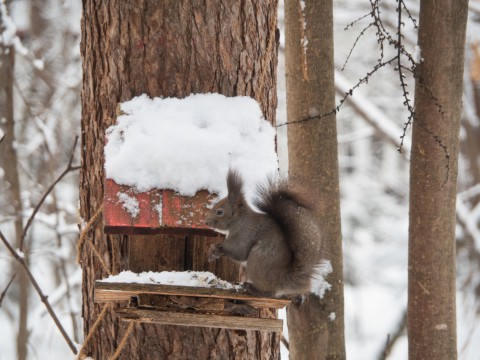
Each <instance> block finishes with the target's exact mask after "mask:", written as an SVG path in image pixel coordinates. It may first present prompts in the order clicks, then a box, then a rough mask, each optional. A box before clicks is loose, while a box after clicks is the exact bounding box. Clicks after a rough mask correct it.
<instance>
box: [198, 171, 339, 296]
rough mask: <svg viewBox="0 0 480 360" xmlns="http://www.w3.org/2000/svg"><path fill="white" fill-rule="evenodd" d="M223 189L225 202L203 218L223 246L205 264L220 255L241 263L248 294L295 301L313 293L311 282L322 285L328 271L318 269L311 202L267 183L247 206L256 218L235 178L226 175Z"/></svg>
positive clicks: (316, 229)
mask: <svg viewBox="0 0 480 360" xmlns="http://www.w3.org/2000/svg"><path fill="white" fill-rule="evenodd" d="M227 188H228V195H227V197H225V198H224V199H222V200H220V201H219V202H218V203H217V204H216V205H215V206H214V207H213V208H212V209H211V210H210V211H209V213H208V215H207V217H206V224H207V225H208V226H210V227H212V228H213V229H215V230H217V231H219V232H221V233H225V234H226V237H225V241H224V242H223V243H221V244H215V245H212V246H211V248H210V251H209V259H210V260H214V259H218V258H219V257H220V256H222V255H225V256H227V257H229V258H231V259H233V260H235V261H237V262H246V276H247V280H248V281H250V282H247V283H246V284H245V285H246V288H247V289H248V290H249V291H250V292H252V293H254V294H258V295H265V296H297V295H303V294H306V293H308V292H310V291H312V292H315V289H314V288H313V287H314V286H316V285H317V284H315V280H320V281H321V280H323V279H318V277H321V276H322V275H324V274H325V273H328V272H329V269H325V267H324V266H323V264H325V263H323V264H322V251H321V241H322V239H321V231H320V227H319V225H318V223H317V221H316V219H315V216H314V214H313V213H314V203H313V201H311V200H310V199H308V198H307V196H305V195H304V194H303V193H302V191H301V190H300V188H299V187H297V188H296V187H294V185H293V184H291V183H289V182H287V181H280V182H274V181H273V180H269V182H268V184H267V185H266V186H263V187H259V188H258V197H257V198H256V199H255V200H254V202H253V205H254V206H255V207H257V208H258V209H259V210H260V211H262V212H261V213H260V212H256V211H254V210H253V209H252V208H251V207H250V206H249V205H248V203H247V201H246V200H245V195H244V193H243V180H242V178H241V176H240V175H239V174H238V172H236V171H233V170H230V171H229V173H228V176H227ZM327 265H328V266H329V263H328V264H327ZM322 266H323V270H322ZM319 269H320V270H319ZM325 270H326V271H325ZM330 271H331V269H330ZM322 272H323V274H322ZM327 286H328V284H327Z"/></svg>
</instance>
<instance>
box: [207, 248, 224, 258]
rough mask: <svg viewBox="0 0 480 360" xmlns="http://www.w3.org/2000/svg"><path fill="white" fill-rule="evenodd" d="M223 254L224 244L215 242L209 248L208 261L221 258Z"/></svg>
mask: <svg viewBox="0 0 480 360" xmlns="http://www.w3.org/2000/svg"><path fill="white" fill-rule="evenodd" d="M222 255H223V250H222V245H221V244H213V245H211V246H210V249H208V261H214V260H217V259H219V258H220V257H221V256H222Z"/></svg>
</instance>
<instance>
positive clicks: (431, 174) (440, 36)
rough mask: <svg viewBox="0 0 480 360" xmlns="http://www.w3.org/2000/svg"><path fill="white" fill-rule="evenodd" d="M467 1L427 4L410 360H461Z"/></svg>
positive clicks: (416, 132)
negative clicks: (458, 256)
mask: <svg viewBox="0 0 480 360" xmlns="http://www.w3.org/2000/svg"><path fill="white" fill-rule="evenodd" d="M467 11H468V1H467V0H450V1H439V0H423V1H421V2H420V28H419V41H418V44H419V47H420V49H421V58H422V59H423V60H422V61H421V62H420V64H419V66H418V68H417V73H416V86H415V116H414V122H413V139H412V155H411V166H410V219H409V221H410V228H409V254H408V256H409V265H408V268H409V275H408V340H409V358H410V359H436V360H442V359H444V360H447V359H448V360H452V359H456V358H457V344H456V339H457V338H456V315H455V311H456V304H455V278H456V273H455V224H456V222H455V201H456V185H457V158H458V147H459V138H458V136H459V128H460V115H461V101H462V89H463V64H464V46H465V30H466V21H467Z"/></svg>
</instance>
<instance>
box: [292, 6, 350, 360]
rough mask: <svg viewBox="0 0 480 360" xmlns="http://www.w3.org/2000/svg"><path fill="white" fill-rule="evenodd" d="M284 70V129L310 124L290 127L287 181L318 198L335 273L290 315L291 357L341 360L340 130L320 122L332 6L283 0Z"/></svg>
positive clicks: (329, 63)
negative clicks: (302, 185)
mask: <svg viewBox="0 0 480 360" xmlns="http://www.w3.org/2000/svg"><path fill="white" fill-rule="evenodd" d="M305 3H306V6H305ZM303 7H304V8H303ZM285 63H286V80H287V119H288V122H295V121H299V120H303V119H309V120H308V121H304V122H301V123H298V124H291V125H289V126H288V157H289V175H290V177H292V178H299V179H301V180H303V181H305V182H307V183H309V184H312V185H313V187H314V190H315V191H316V192H317V195H318V197H319V199H320V201H321V210H320V211H319V214H318V217H319V220H320V223H321V225H322V231H323V237H322V239H321V242H322V245H321V246H323V247H324V249H325V258H326V259H329V260H330V261H331V263H332V267H333V273H332V274H330V275H329V277H328V279H327V280H328V281H329V283H330V284H331V285H332V288H331V290H330V291H327V292H326V295H325V297H324V298H323V299H319V298H318V297H316V296H313V295H311V296H309V297H307V299H306V301H305V302H304V303H303V304H301V305H300V306H297V305H290V306H289V308H288V312H287V315H288V331H289V338H290V358H291V359H308V360H311V359H344V358H345V343H344V315H343V261H342V237H341V226H340V199H339V174H338V159H337V129H336V122H335V114H334V113H332V114H331V115H328V116H322V117H321V115H323V114H326V113H328V112H330V111H332V109H334V108H335V88H334V64H333V3H332V1H331V0H323V1H316V2H311V1H306V2H303V1H298V0H296V1H294V0H286V1H285ZM329 317H330V318H329ZM331 319H333V320H331Z"/></svg>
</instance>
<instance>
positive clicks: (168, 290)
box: [94, 281, 290, 309]
mask: <svg viewBox="0 0 480 360" xmlns="http://www.w3.org/2000/svg"><path fill="white" fill-rule="evenodd" d="M138 294H158V295H179V296H193V297H212V298H219V299H231V300H240V301H244V302H246V303H247V304H251V305H252V306H255V307H270V308H277V309H278V308H283V307H285V306H287V305H288V304H290V300H288V299H276V298H268V297H261V296H254V295H251V294H249V293H247V292H246V291H236V290H227V289H216V288H205V287H193V286H176V285H162V284H135V283H108V282H101V281H96V282H95V295H94V299H95V302H97V303H100V302H110V301H124V300H129V299H130V298H131V297H132V296H138Z"/></svg>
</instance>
